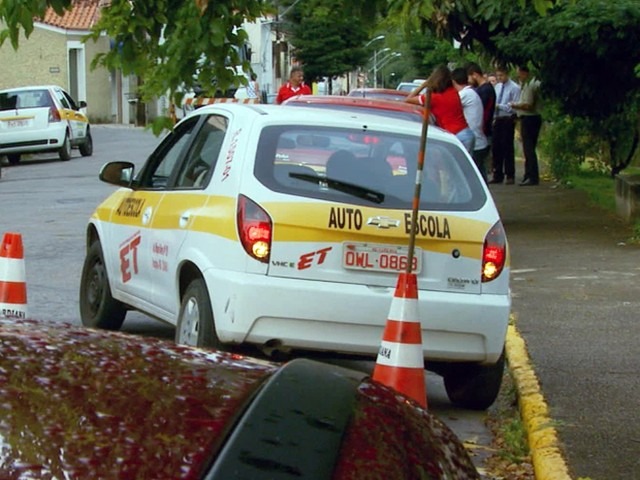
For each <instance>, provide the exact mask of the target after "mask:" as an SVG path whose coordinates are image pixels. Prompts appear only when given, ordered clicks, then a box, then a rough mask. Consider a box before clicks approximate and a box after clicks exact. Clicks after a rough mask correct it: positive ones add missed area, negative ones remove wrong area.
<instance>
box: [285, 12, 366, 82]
mask: <svg viewBox="0 0 640 480" xmlns="http://www.w3.org/2000/svg"><path fill="white" fill-rule="evenodd" d="M343 3H344V1H343V0H311V1H310V2H306V3H304V4H297V5H296V6H295V7H293V9H292V11H291V12H290V13H289V14H288V15H287V16H286V18H285V20H284V22H283V24H282V28H283V29H284V30H285V31H286V32H287V39H288V40H289V42H290V43H291V45H292V46H293V49H294V50H293V55H294V56H295V58H296V59H297V60H298V61H300V62H301V63H302V64H303V65H304V69H305V77H306V78H307V79H308V80H311V81H315V80H319V79H321V78H322V77H329V78H332V77H335V76H339V75H342V74H344V73H345V72H348V71H352V70H355V69H356V68H357V67H358V66H359V65H362V64H364V62H365V61H366V59H367V57H368V52H367V50H366V49H365V48H364V45H365V43H366V41H367V40H368V38H369V33H368V29H367V25H366V22H365V21H364V20H363V19H362V18H361V17H355V18H354V17H349V16H347V15H346V14H340V15H337V14H336V12H338V11H341V7H342V5H343Z"/></svg>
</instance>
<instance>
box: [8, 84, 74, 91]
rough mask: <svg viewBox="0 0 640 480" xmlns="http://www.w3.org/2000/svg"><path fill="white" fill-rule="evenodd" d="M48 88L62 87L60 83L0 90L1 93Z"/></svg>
mask: <svg viewBox="0 0 640 480" xmlns="http://www.w3.org/2000/svg"><path fill="white" fill-rule="evenodd" d="M50 88H62V87H61V86H60V85H25V86H23V87H12V88H5V89H2V90H0V92H2V93H8V92H20V91H22V90H43V89H50Z"/></svg>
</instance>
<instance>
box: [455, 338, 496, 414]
mask: <svg viewBox="0 0 640 480" xmlns="http://www.w3.org/2000/svg"><path fill="white" fill-rule="evenodd" d="M504 366H505V354H504V350H503V351H502V355H500V358H499V359H498V361H497V362H496V363H495V364H493V365H477V364H468V363H465V364H459V365H452V366H451V367H450V368H449V369H447V371H446V372H445V373H444V374H443V377H444V387H445V390H446V391H447V396H448V397H449V400H450V401H451V403H453V404H454V405H457V406H459V407H462V408H468V409H471V410H486V409H487V408H489V407H490V406H491V405H492V404H493V402H494V401H495V400H496V398H497V397H498V394H499V393H500V386H501V385H502V377H503V375H504Z"/></svg>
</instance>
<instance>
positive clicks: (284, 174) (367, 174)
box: [254, 125, 486, 211]
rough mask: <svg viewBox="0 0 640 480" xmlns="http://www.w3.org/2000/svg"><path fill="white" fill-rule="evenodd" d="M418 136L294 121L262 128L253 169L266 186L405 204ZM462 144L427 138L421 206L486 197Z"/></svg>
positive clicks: (472, 203) (477, 203) (476, 202)
mask: <svg viewBox="0 0 640 480" xmlns="http://www.w3.org/2000/svg"><path fill="white" fill-rule="evenodd" d="M419 149H420V137H419V135H418V134H416V135H401V134H395V133H390V132H383V131H363V130H362V129H357V130H356V129H353V130H351V129H344V128H330V127H327V128H321V127H307V126H297V125H286V126H271V127H267V128H265V129H263V130H262V133H261V135H260V140H259V144H258V149H257V152H258V153H257V157H256V163H255V169H254V173H255V176H256V178H257V179H258V180H259V181H260V182H261V183H262V184H263V185H265V186H266V187H268V188H269V189H271V190H273V191H276V192H281V193H286V194H291V195H296V196H301V197H309V198H318V199H322V200H328V201H334V202H343V203H349V204H357V205H367V206H374V205H376V204H377V205H380V206H381V207H384V208H392V209H411V205H412V198H413V194H414V190H415V178H416V171H417V161H418V152H419ZM480 182H481V179H480V178H479V177H478V175H477V172H476V170H475V166H474V165H473V163H472V161H471V160H470V159H469V157H468V156H467V155H466V154H465V153H464V152H463V150H462V149H461V147H459V146H458V145H456V144H454V143H449V142H445V141H441V140H435V139H429V140H428V142H427V149H426V156H425V163H424V172H423V180H422V188H421V202H420V209H422V210H445V211H447V210H448V211H474V210H478V209H480V208H481V207H482V206H483V205H484V204H485V202H486V195H485V192H484V189H483V187H482V184H481V183H480Z"/></svg>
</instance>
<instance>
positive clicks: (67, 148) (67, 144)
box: [58, 134, 71, 162]
mask: <svg viewBox="0 0 640 480" xmlns="http://www.w3.org/2000/svg"><path fill="white" fill-rule="evenodd" d="M58 155H59V156H60V160H62V161H63V162H66V161H67V160H71V140H69V134H65V136H64V141H63V142H62V146H61V147H60V150H58Z"/></svg>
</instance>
